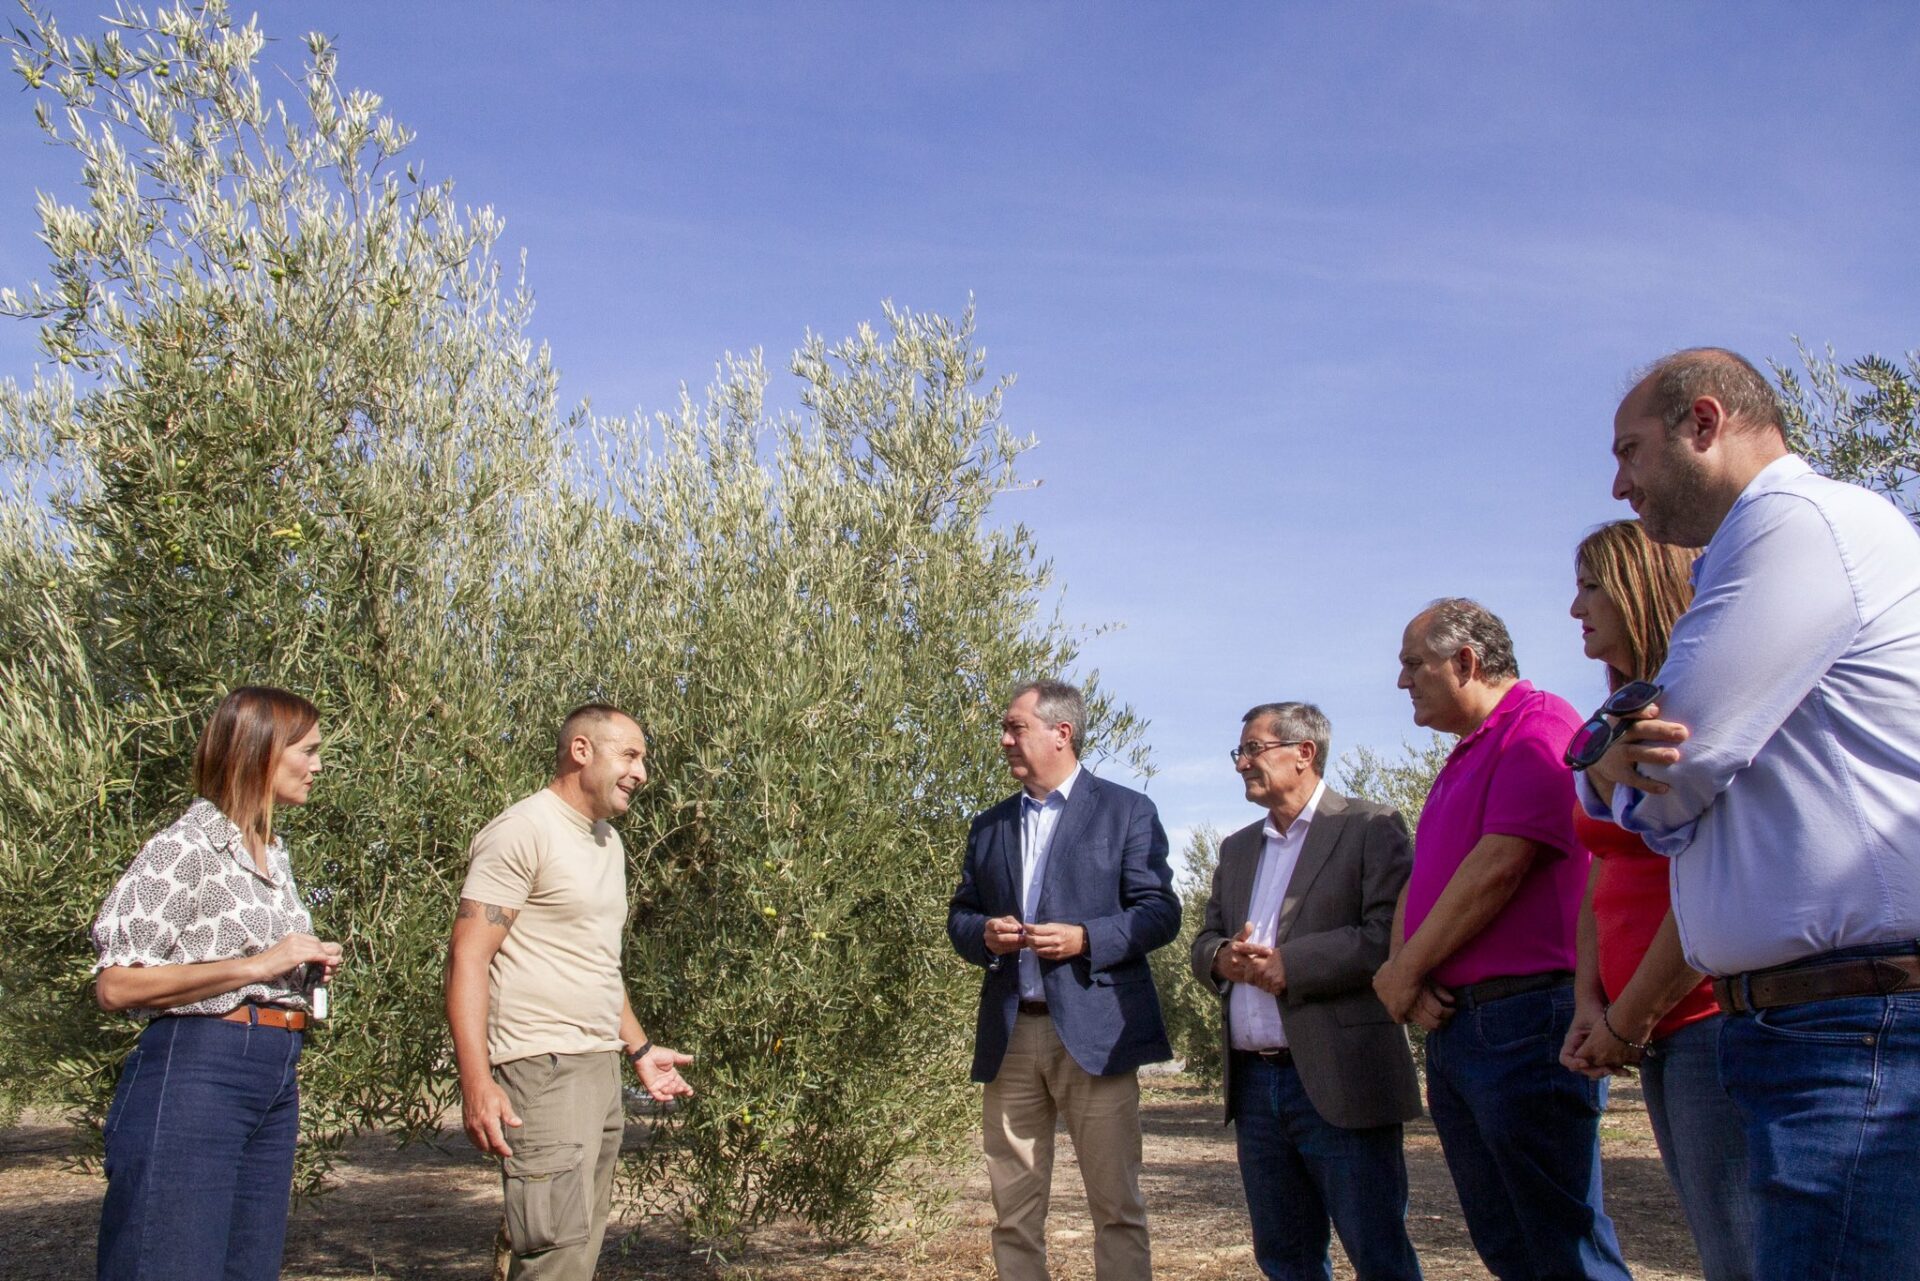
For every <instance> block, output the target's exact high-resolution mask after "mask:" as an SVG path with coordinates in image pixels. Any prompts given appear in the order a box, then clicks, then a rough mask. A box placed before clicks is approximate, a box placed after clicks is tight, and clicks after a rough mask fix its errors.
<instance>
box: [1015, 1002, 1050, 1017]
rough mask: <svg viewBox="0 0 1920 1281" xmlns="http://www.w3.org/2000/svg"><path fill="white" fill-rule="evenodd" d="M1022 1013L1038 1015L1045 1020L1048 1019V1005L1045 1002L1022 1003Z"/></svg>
mask: <svg viewBox="0 0 1920 1281" xmlns="http://www.w3.org/2000/svg"><path fill="white" fill-rule="evenodd" d="M1020 1012H1021V1013H1022V1014H1032V1015H1036V1016H1038V1017H1040V1018H1043V1019H1044V1018H1046V1017H1047V1003H1046V1002H1045V1001H1022V1002H1020Z"/></svg>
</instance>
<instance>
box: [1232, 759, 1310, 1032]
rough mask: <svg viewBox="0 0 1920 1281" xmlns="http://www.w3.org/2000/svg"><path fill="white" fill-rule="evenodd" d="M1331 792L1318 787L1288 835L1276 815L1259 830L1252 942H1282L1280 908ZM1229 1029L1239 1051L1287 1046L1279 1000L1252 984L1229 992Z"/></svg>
mask: <svg viewBox="0 0 1920 1281" xmlns="http://www.w3.org/2000/svg"><path fill="white" fill-rule="evenodd" d="M1326 792H1327V785H1326V783H1325V782H1320V783H1316V784H1315V785H1314V788H1313V795H1312V796H1310V797H1308V798H1307V803H1306V805H1304V806H1303V807H1301V810H1300V812H1299V813H1298V814H1296V815H1295V816H1294V819H1293V822H1291V823H1289V824H1287V830H1286V831H1284V832H1282V831H1280V830H1279V829H1278V828H1276V827H1274V825H1273V819H1272V817H1271V816H1269V817H1268V819H1267V821H1266V824H1265V825H1264V826H1263V827H1262V828H1261V829H1260V834H1261V835H1262V836H1263V837H1265V840H1264V841H1262V843H1261V845H1260V864H1259V867H1258V869H1257V870H1256V871H1255V872H1254V875H1253V895H1252V897H1251V898H1249V899H1248V900H1247V924H1249V925H1251V926H1253V934H1252V935H1251V936H1250V937H1249V938H1248V942H1251V943H1258V944H1260V945H1261V946H1262V947H1272V946H1274V944H1275V942H1276V941H1277V940H1278V938H1279V937H1280V908H1281V905H1282V904H1284V903H1285V902H1286V901H1287V886H1289V885H1291V884H1292V883H1293V869H1294V868H1296V867H1298V866H1300V851H1301V850H1302V849H1304V848H1306V844H1307V829H1308V828H1310V827H1312V826H1313V816H1314V815H1315V814H1316V813H1318V812H1319V809H1320V798H1321V797H1322V796H1325V795H1326ZM1238 932H1239V931H1237V930H1236V931H1235V933H1238ZM1227 1028H1228V1032H1229V1035H1230V1037H1231V1038H1232V1041H1233V1048H1234V1049H1236V1050H1277V1049H1282V1048H1284V1047H1285V1046H1286V1045H1287V1028H1286V1024H1285V1022H1284V1021H1283V1020H1282V1019H1281V1017H1280V1001H1279V999H1278V998H1276V997H1275V996H1273V994H1272V993H1269V992H1264V991H1262V990H1261V989H1259V988H1257V987H1255V986H1254V985H1253V984H1251V983H1235V984H1234V985H1233V988H1232V990H1231V991H1229V992H1228V993H1227Z"/></svg>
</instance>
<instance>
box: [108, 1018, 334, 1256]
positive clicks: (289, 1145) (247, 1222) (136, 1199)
mask: <svg viewBox="0 0 1920 1281" xmlns="http://www.w3.org/2000/svg"><path fill="white" fill-rule="evenodd" d="M303 1039H304V1038H303V1037H302V1035H301V1034H300V1033H298V1032H288V1031H286V1030H284V1029H282V1028H276V1027H259V1026H251V1025H248V1024H245V1023H228V1022H225V1021H224V1020H221V1019H211V1018H162V1019H155V1020H154V1021H153V1022H152V1023H150V1024H148V1025H147V1030H146V1031H145V1032H143V1033H141V1035H140V1043H139V1045H138V1046H137V1047H135V1049H134V1051H133V1053H132V1054H131V1055H129V1056H128V1057H127V1062H126V1067H125V1069H124V1070H123V1072H122V1073H121V1076H120V1088H119V1089H118V1090H116V1091H115V1093H114V1096H113V1108H112V1110H111V1111H109V1112H108V1113H107V1129H106V1140H107V1197H106V1201H105V1203H104V1204H103V1205H102V1206H101V1208H100V1253H99V1265H98V1273H97V1275H98V1277H99V1279H100V1281H273V1279H274V1278H276V1277H278V1276H279V1275H280V1256H281V1252H282V1250H283V1248H284V1246H285V1244H286V1236H287V1200H288V1197H289V1195H290V1194H291V1192H292V1189H293V1149H294V1143H295V1140H296V1139H297V1138H298V1134H299V1128H300V1087H299V1085H298V1084H297V1082H296V1080H295V1077H294V1067H295V1065H296V1064H297V1063H298V1062H299V1060H300V1044H301V1041H302V1040H303Z"/></svg>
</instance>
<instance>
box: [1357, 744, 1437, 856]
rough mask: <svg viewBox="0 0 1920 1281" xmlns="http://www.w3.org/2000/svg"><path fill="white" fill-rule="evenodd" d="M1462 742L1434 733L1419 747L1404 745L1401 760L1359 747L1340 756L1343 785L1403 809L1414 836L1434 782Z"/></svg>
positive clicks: (1404, 817)
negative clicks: (1456, 745)
mask: <svg viewBox="0 0 1920 1281" xmlns="http://www.w3.org/2000/svg"><path fill="white" fill-rule="evenodd" d="M1458 741H1459V740H1458V739H1457V738H1455V737H1454V736H1453V735H1451V734H1430V735H1428V736H1427V741H1426V742H1425V743H1424V744H1422V745H1421V746H1419V747H1415V746H1413V745H1412V744H1411V743H1403V744H1402V745H1401V754H1400V756H1399V757H1398V758H1393V757H1388V756H1383V755H1381V754H1380V753H1379V752H1376V751H1374V750H1373V749H1372V748H1369V747H1356V748H1354V749H1353V750H1352V751H1350V752H1347V753H1344V754H1343V755H1342V756H1341V757H1340V766H1339V768H1340V777H1341V780H1342V782H1341V786H1342V787H1343V788H1344V789H1345V790H1346V791H1347V792H1350V793H1351V794H1353V795H1354V796H1359V797H1363V798H1365V799H1366V800H1369V801H1373V802H1374V803H1376V804H1379V805H1390V806H1392V807H1393V808H1394V809H1396V810H1399V811H1400V817H1401V818H1403V819H1405V820H1406V821H1407V831H1408V833H1409V834H1411V833H1412V832H1414V831H1415V830H1416V829H1417V828H1418V827H1419V826H1420V811H1421V809H1422V808H1424V807H1425V805H1426V803H1427V793H1428V792H1430V791H1432V790H1433V780H1434V779H1435V778H1436V777H1437V776H1438V775H1439V773H1440V767H1441V766H1443V765H1445V764H1446V763H1447V757H1448V755H1450V754H1451V753H1452V751H1453V745H1454V744H1455V743H1457V742H1458Z"/></svg>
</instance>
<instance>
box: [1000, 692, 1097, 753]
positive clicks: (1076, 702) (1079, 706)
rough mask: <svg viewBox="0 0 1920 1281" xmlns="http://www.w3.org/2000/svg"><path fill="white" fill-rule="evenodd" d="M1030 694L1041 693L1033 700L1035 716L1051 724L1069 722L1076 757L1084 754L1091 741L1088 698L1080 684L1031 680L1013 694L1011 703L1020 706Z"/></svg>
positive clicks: (1067, 723)
mask: <svg viewBox="0 0 1920 1281" xmlns="http://www.w3.org/2000/svg"><path fill="white" fill-rule="evenodd" d="M1028 694H1037V695H1039V697H1038V698H1036V699H1034V701H1033V714H1034V715H1035V716H1038V717H1039V718H1040V719H1041V720H1042V721H1044V722H1045V723H1046V724H1048V725H1058V724H1060V723H1061V722H1062V721H1064V722H1066V725H1067V728H1068V730H1069V731H1070V733H1071V736H1072V742H1073V754H1074V755H1075V756H1078V755H1080V753H1081V751H1082V749H1084V747H1085V746H1086V741H1087V696H1086V695H1085V694H1082V693H1081V692H1080V687H1079V686H1078V685H1069V684H1067V683H1066V682H1065V681H1028V682H1027V683H1026V684H1025V685H1022V686H1021V687H1020V688H1019V689H1016V690H1014V691H1013V696H1012V697H1011V698H1009V699H1008V700H1007V702H1008V703H1009V704H1012V703H1017V702H1019V701H1020V700H1021V699H1023V698H1025V697H1026V696H1027V695H1028Z"/></svg>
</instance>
